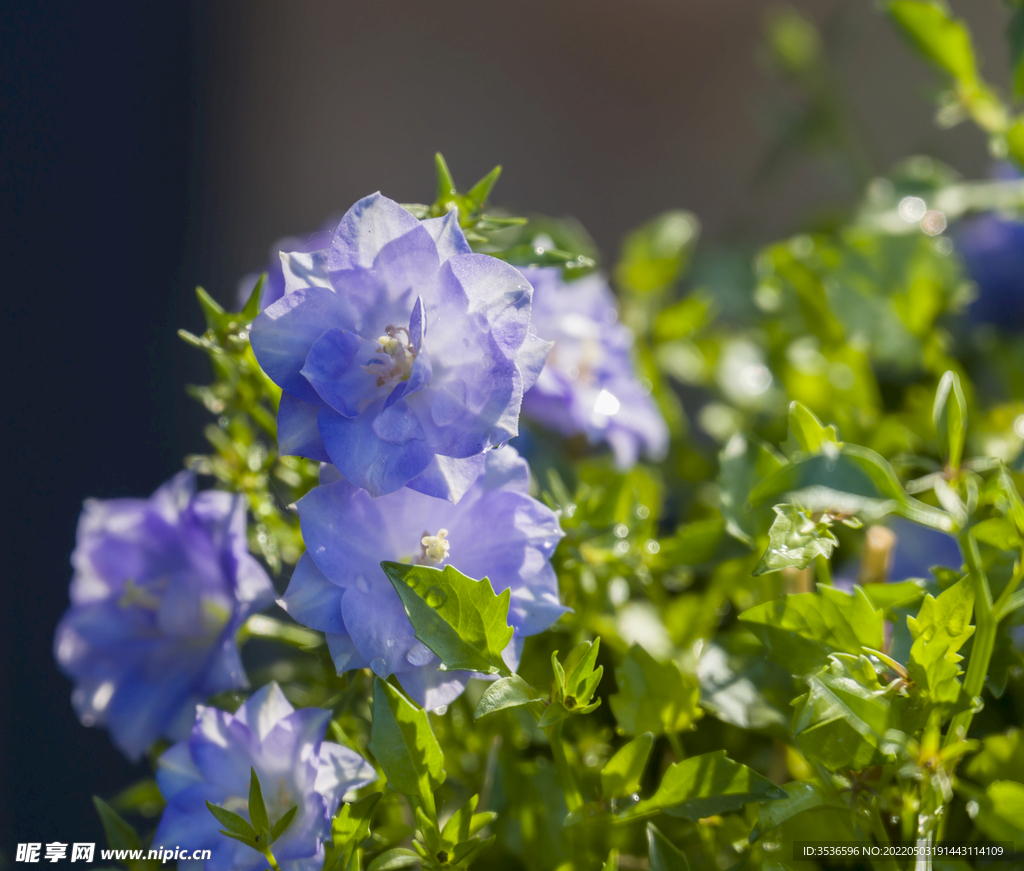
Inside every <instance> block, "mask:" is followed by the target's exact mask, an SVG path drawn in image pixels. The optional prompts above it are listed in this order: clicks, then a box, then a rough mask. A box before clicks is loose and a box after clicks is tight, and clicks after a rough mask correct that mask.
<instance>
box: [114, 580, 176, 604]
mask: <svg viewBox="0 0 1024 871" xmlns="http://www.w3.org/2000/svg"><path fill="white" fill-rule="evenodd" d="M164 585H166V582H165V583H164ZM117 604H118V605H120V606H121V607H122V608H131V607H132V606H133V605H138V606H139V607H140V608H147V609H148V610H150V611H155V610H157V608H159V607H160V600H159V599H158V598H157V597H156V596H154V595H153V594H152V593H151V592H149V590H147V589H146V588H145V587H140V586H139V585H138V584H136V583H135V581H134V580H132V579H131V578H128V580H127V581H125V582H124V590H122V592H121V598H120V599H118V600H117Z"/></svg>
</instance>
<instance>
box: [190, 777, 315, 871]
mask: <svg viewBox="0 0 1024 871" xmlns="http://www.w3.org/2000/svg"><path fill="white" fill-rule="evenodd" d="M206 807H207V808H209V810H210V813H211V814H213V815H214V816H215V817H216V818H217V822H219V823H220V824H221V825H222V826H224V828H223V829H221V830H220V833H221V834H222V835H225V836H227V837H229V838H231V839H232V840H235V841H241V842H242V843H243V844H245V845H246V846H247V847H252V848H253V849H254V850H256V851H257V852H259V853H262V854H263V855H264V856H266V857H267V861H268V862H269V863H270V864H271V866H272V867H274V868H275V869H276V868H277V867H278V866H277V860H276V859H275V858H274V854H273V852H272V851H271V849H270V847H271V845H272V844H273V843H274V842H275V841H276V840H277V839H278V838H280V837H281V836H282V835H283V834H284V833H285V831H286V830H287V829H288V826H289V825H291V822H292V820H293V819H294V818H295V814H296V812H297V811H298V809H299V808H298V805H292V806H291V807H290V808H289V809H288V810H287V811H285V812H284V813H283V814H282V815H281V817H280V819H278V820H276V821H275V822H274V823H273V824H271V822H270V818H269V816H268V815H267V806H266V804H265V803H264V801H263V788H262V787H261V786H260V779H259V777H258V776H257V775H256V769H255V768H250V769H249V803H248V808H249V819H248V820H247V819H246V818H245V817H243V816H240V815H239V814H236V813H233V812H232V811H229V810H227V809H226V808H222V807H219V806H218V805H215V804H213V803H212V802H209V801H208V802H207V803H206Z"/></svg>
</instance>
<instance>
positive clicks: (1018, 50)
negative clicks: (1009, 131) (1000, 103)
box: [1007, 5, 1024, 100]
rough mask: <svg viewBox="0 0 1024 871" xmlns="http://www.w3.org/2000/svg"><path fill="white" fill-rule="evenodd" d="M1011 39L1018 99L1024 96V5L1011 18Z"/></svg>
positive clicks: (1009, 29) (1011, 55)
mask: <svg viewBox="0 0 1024 871" xmlns="http://www.w3.org/2000/svg"><path fill="white" fill-rule="evenodd" d="M1007 36H1008V37H1009V41H1010V63H1011V65H1012V67H1013V82H1012V88H1013V96H1014V97H1016V98H1017V99H1018V100H1019V99H1021V98H1022V97H1024V6H1020V5H1018V6H1017V10H1016V11H1015V12H1014V13H1013V17H1012V18H1011V19H1010V25H1009V27H1008V28H1007Z"/></svg>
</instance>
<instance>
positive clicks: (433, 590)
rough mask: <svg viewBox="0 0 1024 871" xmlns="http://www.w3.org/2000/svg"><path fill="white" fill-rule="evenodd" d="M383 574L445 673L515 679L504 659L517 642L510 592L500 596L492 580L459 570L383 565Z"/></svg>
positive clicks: (417, 632) (417, 634)
mask: <svg viewBox="0 0 1024 871" xmlns="http://www.w3.org/2000/svg"><path fill="white" fill-rule="evenodd" d="M381 568H383V569H384V573H385V574H386V575H387V576H388V580H390V581H391V585H392V586H393V587H394V588H395V591H396V592H397V593H398V596H399V598H400V599H401V600H402V606H403V607H404V608H405V613H406V614H407V615H408V617H409V620H410V622H411V623H412V626H413V629H414V630H415V632H416V637H417V638H418V639H419V640H420V641H422V642H423V643H424V644H425V645H426V646H427V647H429V648H430V649H431V650H432V651H433V652H434V653H435V654H436V655H437V656H438V658H440V660H441V669H442V670H451V671H477V672H483V673H484V674H501V675H505V676H508V675H510V674H511V672H510V671H509V668H508V666H507V665H505V661H504V660H503V659H502V657H501V654H502V651H503V650H504V649H505V648H506V647H508V644H509V642H510V641H511V640H512V627H511V626H509V625H508V606H509V602H510V601H511V595H512V594H511V592H510V591H509V590H508V589H505V590H502V592H501V593H500V594H498V595H495V593H494V590H493V589H492V588H491V582H490V581H489V580H488V579H487V578H484V579H483V580H480V581H476V580H473V579H472V578H470V577H467V576H466V575H464V574H462V572H460V571H458V569H456V568H454V567H453V566H445V568H444V569H436V568H433V567H431V566H414V565H407V564H405V563H394V562H383V563H381Z"/></svg>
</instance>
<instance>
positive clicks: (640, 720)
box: [610, 645, 701, 735]
mask: <svg viewBox="0 0 1024 871" xmlns="http://www.w3.org/2000/svg"><path fill="white" fill-rule="evenodd" d="M615 682H616V684H618V687H619V691H618V693H616V694H615V695H613V696H612V697H611V699H610V702H611V706H612V711H614V713H615V720H616V722H618V724H619V728H620V729H622V731H623V732H625V733H626V734H627V735H641V734H643V733H644V732H652V733H653V734H655V735H664V734H666V733H674V732H680V731H683V730H684V729H689V728H691V726H692V725H693V723H694V721H696V720H698V719H699V718H700V717H701V711H700V708H699V707H698V705H697V702H698V700H699V697H700V688H699V686H698V683H697V679H696V678H695V677H692V676H691V675H686V674H683V673H682V672H681V671H680V670H679V667H678V666H677V665H676V664H675V663H674V662H658V661H657V660H656V659H654V657H652V656H651V655H650V654H649V653H648V652H647V651H646V650H644V649H643V648H642V647H640V646H639V645H633V647H632V648H631V649H630V651H629V655H628V656H627V657H626V658H625V659H624V660H623V662H622V665H621V666H619V667H618V668H616V669H615Z"/></svg>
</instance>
